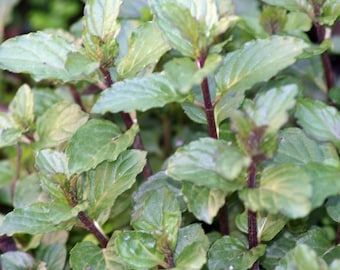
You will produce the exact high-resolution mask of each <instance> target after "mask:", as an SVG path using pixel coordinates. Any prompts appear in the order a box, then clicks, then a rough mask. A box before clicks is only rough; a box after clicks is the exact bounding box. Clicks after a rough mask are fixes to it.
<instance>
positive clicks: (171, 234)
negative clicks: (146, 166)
mask: <svg viewBox="0 0 340 270" xmlns="http://www.w3.org/2000/svg"><path fill="white" fill-rule="evenodd" d="M131 224H132V226H133V227H134V229H135V230H142V231H146V232H149V233H151V234H153V235H154V237H155V238H156V239H160V238H163V237H165V239H166V240H167V242H168V244H169V246H170V248H171V249H174V248H175V246H176V241H177V234H178V229H179V227H180V225H181V211H180V208H179V205H178V202H177V200H176V198H175V196H174V195H173V193H172V192H169V190H168V189H167V188H166V187H163V188H161V189H158V190H155V191H154V192H150V193H147V194H146V195H145V196H142V197H140V198H139V200H137V201H136V204H135V207H134V211H133V213H132V219H131Z"/></svg>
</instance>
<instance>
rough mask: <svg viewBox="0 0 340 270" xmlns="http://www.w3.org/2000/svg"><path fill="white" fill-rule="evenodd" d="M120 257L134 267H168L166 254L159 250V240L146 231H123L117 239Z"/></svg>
mask: <svg viewBox="0 0 340 270" xmlns="http://www.w3.org/2000/svg"><path fill="white" fill-rule="evenodd" d="M115 244H116V247H117V252H118V255H119V257H120V258H121V259H122V260H123V261H124V262H125V263H127V264H129V265H131V266H132V267H133V268H134V269H140V268H142V269H145V268H151V267H155V266H157V265H162V266H163V267H164V268H167V265H166V263H165V262H163V261H164V255H163V254H162V253H161V252H159V251H158V250H157V242H156V240H155V239H154V238H153V237H152V235H151V234H148V233H145V232H137V231H133V232H121V233H119V234H118V235H117V238H116V240H115Z"/></svg>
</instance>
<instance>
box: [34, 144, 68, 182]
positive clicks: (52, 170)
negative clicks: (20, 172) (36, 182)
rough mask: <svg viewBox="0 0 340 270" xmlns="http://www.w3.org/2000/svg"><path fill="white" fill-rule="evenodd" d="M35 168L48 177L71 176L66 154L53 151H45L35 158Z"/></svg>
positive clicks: (38, 153)
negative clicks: (56, 175)
mask: <svg viewBox="0 0 340 270" xmlns="http://www.w3.org/2000/svg"><path fill="white" fill-rule="evenodd" d="M35 166H36V167H37V169H38V170H39V172H40V173H42V174H44V175H46V176H49V177H50V176H53V175H54V174H64V175H65V176H66V177H67V178H69V177H70V176H71V175H70V173H69V170H68V158H67V156H66V154H65V153H63V152H59V151H57V150H53V149H43V150H40V151H38V152H37V154H36V156H35Z"/></svg>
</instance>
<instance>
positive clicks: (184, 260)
mask: <svg viewBox="0 0 340 270" xmlns="http://www.w3.org/2000/svg"><path fill="white" fill-rule="evenodd" d="M208 248H209V239H208V237H207V236H206V235H205V233H204V231H203V229H202V227H201V225H199V224H197V223H196V224H191V225H188V226H186V227H183V228H180V230H179V232H178V240H177V245H176V249H175V253H174V258H175V265H176V268H175V269H176V270H186V269H188V270H196V269H197V270H198V269H201V267H202V266H203V264H205V263H206V260H207V259H206V256H207V255H206V254H207V250H208Z"/></svg>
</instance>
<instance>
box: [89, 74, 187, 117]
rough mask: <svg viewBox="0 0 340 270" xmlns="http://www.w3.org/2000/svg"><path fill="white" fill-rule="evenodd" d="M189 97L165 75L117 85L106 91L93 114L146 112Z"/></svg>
mask: <svg viewBox="0 0 340 270" xmlns="http://www.w3.org/2000/svg"><path fill="white" fill-rule="evenodd" d="M186 97H187V95H183V94H181V93H179V92H177V90H176V89H175V87H174V86H173V84H172V82H171V81H170V80H169V78H167V76H165V75H164V74H163V73H153V74H151V75H149V76H146V77H143V78H134V79H128V80H125V81H122V82H118V83H115V84H114V85H112V86H111V88H109V89H107V90H106V91H104V92H103V93H102V94H101V96H100V97H99V99H98V100H97V102H96V103H95V105H94V106H93V108H92V112H93V113H102V114H103V113H105V112H112V113H116V112H120V111H125V112H131V111H134V110H139V111H146V110H148V109H150V108H155V107H162V106H164V105H165V104H167V103H170V102H182V101H184V100H185V99H186Z"/></svg>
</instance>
